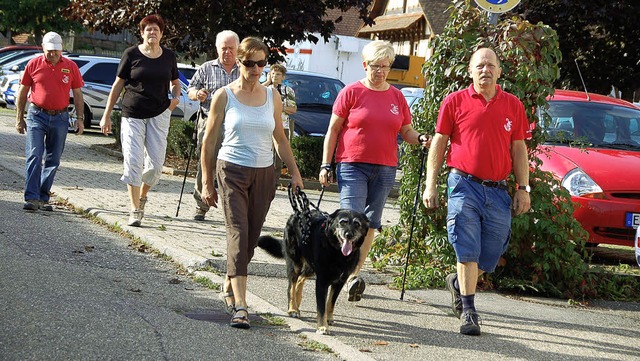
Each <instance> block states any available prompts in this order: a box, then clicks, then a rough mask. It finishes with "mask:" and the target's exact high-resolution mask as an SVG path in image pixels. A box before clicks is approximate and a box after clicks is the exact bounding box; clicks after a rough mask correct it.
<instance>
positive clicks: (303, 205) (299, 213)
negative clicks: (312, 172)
mask: <svg viewBox="0 0 640 361" xmlns="http://www.w3.org/2000/svg"><path fill="white" fill-rule="evenodd" d="M287 192H288V193H289V203H291V208H293V211H294V214H295V215H296V217H298V219H299V221H300V224H301V225H302V237H301V243H302V244H308V243H309V240H310V239H311V209H310V208H309V205H311V206H313V208H315V209H316V210H317V211H318V212H320V214H322V215H323V217H325V219H326V218H327V215H328V214H327V213H325V212H322V211H321V210H320V208H319V206H320V202H321V201H322V196H323V194H324V186H323V187H322V191H321V193H320V199H318V205H317V206H316V205H315V204H313V202H311V201H310V200H309V198H308V197H307V194H306V193H305V192H304V191H302V189H300V187H296V192H295V193H294V192H293V190H292V189H291V183H289V186H288V187H287Z"/></svg>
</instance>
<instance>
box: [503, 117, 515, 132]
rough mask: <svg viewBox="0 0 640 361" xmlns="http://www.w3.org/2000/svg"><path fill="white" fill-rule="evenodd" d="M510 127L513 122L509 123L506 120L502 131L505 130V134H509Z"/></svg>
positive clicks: (509, 120)
mask: <svg viewBox="0 0 640 361" xmlns="http://www.w3.org/2000/svg"><path fill="white" fill-rule="evenodd" d="M512 125H513V122H512V121H511V119H509V118H507V121H506V123H505V124H504V130H506V131H507V132H511V126H512Z"/></svg>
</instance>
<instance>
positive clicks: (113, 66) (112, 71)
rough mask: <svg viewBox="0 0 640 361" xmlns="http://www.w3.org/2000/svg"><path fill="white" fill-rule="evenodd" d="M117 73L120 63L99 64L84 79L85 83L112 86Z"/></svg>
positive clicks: (87, 72)
mask: <svg viewBox="0 0 640 361" xmlns="http://www.w3.org/2000/svg"><path fill="white" fill-rule="evenodd" d="M117 71H118V63H98V64H95V65H94V66H92V67H91V68H90V69H89V70H87V71H86V72H85V73H84V75H83V76H82V78H83V79H84V81H85V82H91V83H98V84H104V85H112V84H113V81H114V80H115V79H116V73H117Z"/></svg>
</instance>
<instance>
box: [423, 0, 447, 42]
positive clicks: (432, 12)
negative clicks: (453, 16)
mask: <svg viewBox="0 0 640 361" xmlns="http://www.w3.org/2000/svg"><path fill="white" fill-rule="evenodd" d="M452 5H453V1H452V0H420V6H422V11H424V14H425V17H426V18H427V21H428V22H429V24H430V25H431V30H433V33H434V34H442V32H443V31H444V27H445V26H446V25H447V21H449V15H450V13H451V11H450V10H449V7H450V6H452Z"/></svg>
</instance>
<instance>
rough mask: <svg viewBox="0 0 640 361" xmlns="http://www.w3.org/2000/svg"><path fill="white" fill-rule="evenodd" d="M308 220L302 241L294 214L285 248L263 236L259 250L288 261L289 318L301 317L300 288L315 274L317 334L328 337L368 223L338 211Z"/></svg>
mask: <svg viewBox="0 0 640 361" xmlns="http://www.w3.org/2000/svg"><path fill="white" fill-rule="evenodd" d="M309 220H310V221H309V222H308V234H309V236H308V237H303V233H305V229H304V228H305V227H306V226H304V225H303V224H301V223H302V222H303V221H301V218H300V217H299V216H298V213H296V214H294V215H292V216H291V217H289V220H288V221H287V225H286V227H285V231H284V244H283V242H282V241H280V240H278V239H276V238H273V237H271V236H262V237H260V239H259V240H258V246H259V247H260V248H262V249H264V250H265V251H267V253H269V254H271V255H272V256H274V257H277V258H285V259H286V261H287V276H288V278H289V287H288V292H287V296H288V299H289V311H288V313H289V316H291V317H296V318H298V317H300V303H301V302H302V287H303V286H304V282H305V281H306V279H307V278H309V277H312V276H313V275H314V274H315V276H316V310H317V321H318V323H317V329H316V333H320V334H328V333H329V330H328V325H331V324H333V309H334V307H335V304H336V300H337V299H338V295H339V294H340V290H342V287H343V286H344V284H345V283H346V282H347V278H348V277H349V275H350V274H351V273H352V272H353V271H354V270H355V268H356V265H357V264H358V259H359V258H360V246H361V245H362V243H363V242H364V237H365V236H366V234H367V232H368V230H369V220H368V219H367V216H366V215H364V214H363V213H360V212H355V211H351V210H347V209H338V210H337V211H335V212H333V213H332V214H330V215H326V214H323V213H321V212H319V211H316V210H312V211H311V214H310V217H309ZM329 287H331V290H329ZM327 295H328V297H329V298H328V299H327Z"/></svg>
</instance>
